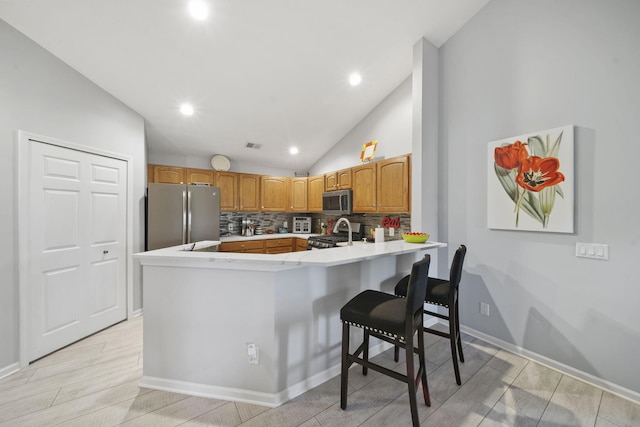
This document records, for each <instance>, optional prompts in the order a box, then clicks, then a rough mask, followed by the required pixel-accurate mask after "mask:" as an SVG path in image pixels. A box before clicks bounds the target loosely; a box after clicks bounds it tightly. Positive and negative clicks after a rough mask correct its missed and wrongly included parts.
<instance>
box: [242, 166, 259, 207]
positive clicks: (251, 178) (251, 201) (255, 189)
mask: <svg viewBox="0 0 640 427" xmlns="http://www.w3.org/2000/svg"><path fill="white" fill-rule="evenodd" d="M238 176H239V179H238V200H239V201H240V208H239V211H241V212H260V175H253V174H246V173H240V174H238Z"/></svg>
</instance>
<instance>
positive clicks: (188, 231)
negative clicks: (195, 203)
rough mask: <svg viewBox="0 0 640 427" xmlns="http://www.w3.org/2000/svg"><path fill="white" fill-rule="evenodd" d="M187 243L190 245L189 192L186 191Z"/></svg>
mask: <svg viewBox="0 0 640 427" xmlns="http://www.w3.org/2000/svg"><path fill="white" fill-rule="evenodd" d="M187 243H191V191H187Z"/></svg>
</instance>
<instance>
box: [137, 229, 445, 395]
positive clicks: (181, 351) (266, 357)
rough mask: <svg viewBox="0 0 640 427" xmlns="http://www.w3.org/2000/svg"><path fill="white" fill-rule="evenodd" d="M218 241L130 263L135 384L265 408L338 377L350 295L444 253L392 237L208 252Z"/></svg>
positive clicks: (387, 284)
mask: <svg viewBox="0 0 640 427" xmlns="http://www.w3.org/2000/svg"><path fill="white" fill-rule="evenodd" d="M289 236H291V235H289ZM218 244H219V242H200V243H198V244H197V245H196V247H195V250H194V251H186V250H185V247H184V246H183V245H180V246H176V247H171V248H166V249H158V250H155V251H150V252H143V253H139V254H136V255H135V256H134V257H135V258H136V259H138V260H139V261H140V263H141V264H142V267H143V289H144V306H145V309H144V317H145V320H144V356H143V357H144V364H143V376H142V379H141V382H140V386H142V387H148V388H153V389H160V390H169V391H173V392H179V393H187V394H191V395H197V396H206V397H212V398H218V399H225V400H233V401H242V402H250V403H254V404H260V405H265V406H270V407H275V406H278V405H280V404H282V403H284V402H286V401H287V400H289V399H291V398H292V397H295V396H297V395H299V394H301V393H303V392H304V391H306V390H308V389H311V388H313V387H315V386H316V385H318V384H320V383H322V382H324V381H326V380H328V379H329V378H332V377H334V376H336V375H338V374H339V372H340V345H341V340H342V338H341V324H340V319H339V311H340V308H341V307H342V306H343V305H344V304H345V303H346V302H347V301H348V300H349V299H350V298H352V297H353V296H354V295H356V294H358V293H359V292H361V291H363V290H365V289H378V290H382V291H387V292H392V291H393V287H394V285H395V284H396V282H397V280H398V279H399V278H400V277H401V276H403V275H405V274H407V272H409V271H410V268H411V265H412V263H413V262H415V261H416V260H417V259H419V258H421V257H422V256H423V255H424V253H425V252H426V251H427V250H432V249H436V248H440V247H444V246H446V244H444V243H439V242H427V243H424V244H412V243H406V242H404V241H403V240H395V241H391V242H386V243H363V242H356V243H354V245H353V246H347V247H337V248H331V249H322V250H309V251H301V252H290V253H282V254H253V253H230V252H215V251H214V252H211V251H207V250H208V249H209V250H210V249H211V248H212V247H215V246H216V245H218ZM252 345H253V346H255V348H256V352H255V353H254V354H253V355H250V354H249V353H251V352H252V350H251V351H250V350H249V349H253V347H252ZM382 348H383V347H382V345H379V346H378V347H377V348H376V347H375V346H372V351H371V354H372V355H373V354H375V353H376V352H377V351H381V349H382Z"/></svg>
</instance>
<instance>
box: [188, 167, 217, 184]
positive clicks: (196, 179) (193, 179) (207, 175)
mask: <svg viewBox="0 0 640 427" xmlns="http://www.w3.org/2000/svg"><path fill="white" fill-rule="evenodd" d="M213 172H214V171H213V170H207V169H192V168H188V169H187V171H186V176H187V179H186V183H187V184H193V183H206V184H209V185H213V181H214V179H213V178H214V176H213Z"/></svg>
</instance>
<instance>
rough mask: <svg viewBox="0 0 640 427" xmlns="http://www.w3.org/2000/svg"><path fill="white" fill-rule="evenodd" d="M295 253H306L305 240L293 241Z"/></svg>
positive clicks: (306, 244) (306, 245) (306, 243)
mask: <svg viewBox="0 0 640 427" xmlns="http://www.w3.org/2000/svg"><path fill="white" fill-rule="evenodd" d="M295 240H296V242H295V244H296V252H300V251H306V250H307V247H308V242H307V239H295Z"/></svg>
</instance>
